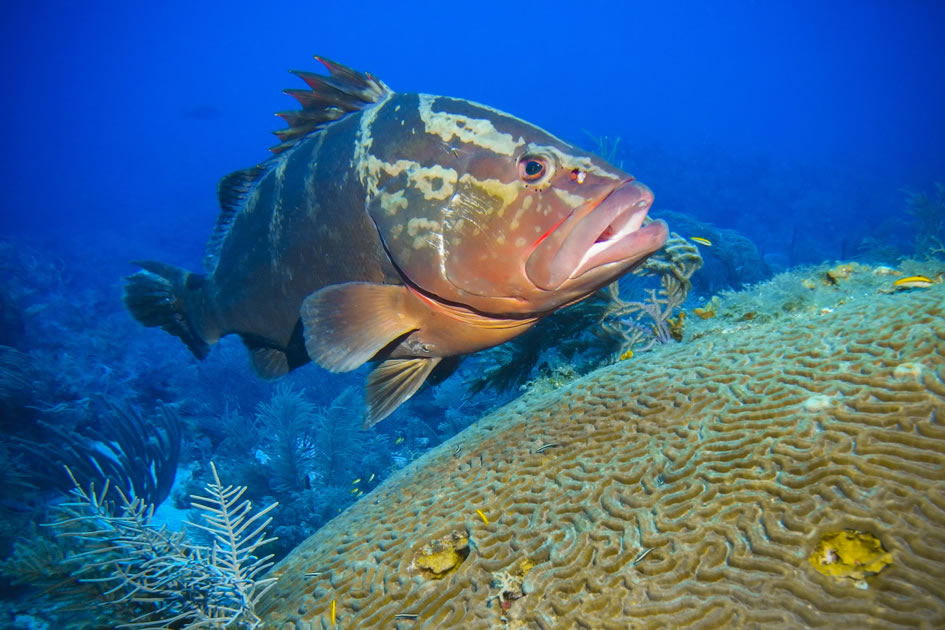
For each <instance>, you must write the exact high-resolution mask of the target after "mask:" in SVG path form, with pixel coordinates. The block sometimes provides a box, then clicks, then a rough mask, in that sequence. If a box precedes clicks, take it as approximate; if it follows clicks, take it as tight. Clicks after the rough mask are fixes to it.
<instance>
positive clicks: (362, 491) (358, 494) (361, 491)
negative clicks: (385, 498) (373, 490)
mask: <svg viewBox="0 0 945 630" xmlns="http://www.w3.org/2000/svg"><path fill="white" fill-rule="evenodd" d="M362 494H364V490H358V493H357V494H356V495H355V496H358V497H359V496H361V495H362Z"/></svg>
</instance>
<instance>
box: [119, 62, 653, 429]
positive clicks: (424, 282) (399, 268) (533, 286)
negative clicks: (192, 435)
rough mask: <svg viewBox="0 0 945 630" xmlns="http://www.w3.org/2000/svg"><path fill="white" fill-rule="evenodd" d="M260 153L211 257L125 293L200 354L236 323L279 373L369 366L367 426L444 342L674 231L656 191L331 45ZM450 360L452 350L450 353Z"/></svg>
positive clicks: (236, 184)
mask: <svg viewBox="0 0 945 630" xmlns="http://www.w3.org/2000/svg"><path fill="white" fill-rule="evenodd" d="M316 59H318V60H319V61H320V62H321V63H322V64H324V65H325V67H326V68H327V69H328V72H329V75H328V76H325V75H320V74H313V73H310V72H300V71H296V72H294V74H296V75H297V76H299V77H300V78H301V79H302V80H304V81H305V82H306V83H307V84H308V87H309V89H300V90H287V91H286V92H287V93H288V94H290V95H291V96H293V97H295V98H296V99H298V101H299V102H300V103H301V105H302V109H301V110H298V111H291V112H282V113H279V114H278V116H280V117H282V118H283V119H284V120H285V121H286V122H287V123H288V129H285V130H282V131H277V132H276V135H277V136H278V137H279V139H280V140H281V143H280V144H278V145H277V146H275V147H273V148H272V149H271V151H272V152H273V153H274V154H275V155H274V156H273V157H271V158H269V159H268V160H266V161H265V162H263V163H261V164H258V165H256V166H253V167H252V168H248V169H245V170H242V171H237V172H235V173H232V174H230V175H228V176H226V177H224V178H223V180H222V181H221V182H220V183H219V185H218V187H217V188H218V191H217V192H218V196H219V200H220V206H221V208H222V211H221V213H220V216H219V218H218V219H217V222H216V227H215V228H214V230H213V234H212V235H211V237H210V241H209V244H208V246H207V254H206V257H205V259H204V267H205V269H206V273H205V274H197V273H191V272H188V271H185V270H183V269H179V268H177V267H173V266H171V265H167V264H164V263H159V262H153V261H139V262H136V263H135V264H137V265H138V266H139V267H141V268H142V269H143V271H139V272H137V273H135V274H133V275H131V276H129V277H128V278H126V284H125V288H124V298H123V299H124V302H125V305H126V306H127V307H128V310H129V311H131V314H132V315H133V316H134V317H135V319H137V320H138V321H139V322H140V323H141V324H143V325H145V326H160V327H161V328H163V329H164V330H166V331H167V332H169V333H171V334H172V335H176V336H178V337H180V338H181V340H182V341H183V342H184V343H185V344H187V347H188V348H190V351H191V352H193V354H194V355H195V356H196V357H198V358H200V359H203V358H204V357H205V356H206V355H207V353H208V352H209V350H210V346H211V345H212V344H214V343H216V342H217V341H218V340H219V339H220V338H221V337H222V336H224V335H228V334H230V333H236V334H238V335H239V336H240V337H241V338H242V339H243V342H244V343H245V344H246V347H247V348H248V349H249V354H250V358H251V361H252V364H253V366H254V367H255V369H256V371H257V372H258V373H259V374H260V375H261V376H263V377H266V378H275V377H278V376H281V375H283V374H286V373H287V372H289V371H290V370H292V369H295V368H297V367H299V366H301V365H304V364H305V363H307V362H308V361H309V360H312V361H315V362H316V363H317V364H318V365H320V366H322V367H323V368H325V369H328V370H331V371H332V372H347V371H350V370H354V369H356V368H357V367H359V366H360V365H362V364H364V363H365V362H367V361H376V362H378V365H377V366H376V367H375V368H374V370H373V371H372V372H371V373H370V375H369V376H368V377H367V387H366V396H365V398H366V411H365V416H364V427H365V428H367V427H370V426H373V425H374V424H376V423H377V422H379V421H380V420H382V419H384V418H385V417H386V416H388V415H389V414H390V413H391V412H393V411H394V409H396V408H397V407H398V406H399V405H400V404H401V403H403V402H404V401H405V400H407V399H408V398H410V397H411V396H412V395H413V394H414V393H415V392H416V391H417V389H418V388H419V387H420V386H421V385H422V384H423V382H424V381H425V380H426V378H427V376H429V375H430V372H431V371H432V370H433V368H434V367H435V366H436V365H437V364H438V363H440V361H441V360H443V359H444V358H447V357H458V356H459V355H463V354H467V353H470V352H476V351H477V350H482V349H483V348H489V347H491V346H495V345H498V344H500V343H503V342H505V341H507V340H509V339H511V338H512V337H515V336H516V335H519V334H521V333H522V332H524V331H525V330H526V329H528V328H529V327H530V326H532V325H533V324H534V323H535V322H537V321H538V320H539V319H541V318H542V317H544V316H546V315H548V314H550V313H552V312H554V311H555V310H557V309H559V308H561V307H563V306H567V305H569V304H573V303H575V302H577V301H579V300H581V299H583V298H585V297H587V296H588V295H590V294H591V293H593V292H594V291H596V290H597V289H598V288H600V287H602V286H603V285H605V284H607V283H609V282H611V281H612V280H614V279H615V278H617V277H618V276H620V275H621V274H624V273H626V272H627V271H629V270H630V269H632V268H633V267H634V266H636V265H638V264H639V263H640V262H642V261H643V260H644V259H645V258H646V257H647V256H649V255H650V254H652V253H653V252H655V251H656V250H658V249H659V248H660V247H662V246H663V243H664V242H665V241H666V237H667V228H666V224H665V223H663V222H662V221H650V222H648V223H647V224H646V225H644V219H645V218H646V214H647V211H648V210H649V208H650V204H651V203H652V201H653V194H652V193H651V192H650V190H649V189H648V188H647V187H646V186H644V185H642V184H640V183H639V182H636V181H634V179H633V177H631V176H630V175H628V174H627V173H624V172H623V171H621V170H620V169H617V168H615V167H613V166H611V165H610V164H608V163H606V162H605V161H603V160H601V159H600V158H598V157H596V156H594V155H591V154H589V153H587V152H585V151H582V150H580V149H578V148H577V147H574V146H572V145H570V144H568V143H566V142H562V141H561V140H559V139H558V138H555V137H554V136H552V135H550V134H549V133H547V132H545V131H543V130H541V129H539V128H538V127H535V126H533V125H530V124H528V123H527V122H525V121H522V120H519V119H518V118H516V117H514V116H510V115H509V114H505V113H503V112H500V111H498V110H495V109H492V108H491V107H486V106H485V105H478V104H476V103H472V102H470V101H466V100H463V99H460V98H448V97H445V96H431V95H428V94H398V93H396V92H393V91H391V90H390V88H388V87H387V86H386V85H385V84H384V83H383V82H381V81H380V80H378V79H377V78H375V77H374V76H372V75H371V74H369V73H361V72H357V71H355V70H352V69H351V68H347V67H345V66H342V65H340V64H338V63H335V62H332V61H329V60H328V59H323V58H319V57H316ZM444 363H445V362H444Z"/></svg>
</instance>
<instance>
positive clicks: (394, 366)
mask: <svg viewBox="0 0 945 630" xmlns="http://www.w3.org/2000/svg"><path fill="white" fill-rule="evenodd" d="M439 362H440V358H439V357H430V358H424V357H417V358H413V359H388V360H387V361H384V362H382V363H381V364H380V365H378V366H377V367H376V368H374V371H373V372H371V373H370V374H368V377H367V388H366V392H365V402H366V403H367V409H366V410H365V412H364V421H363V422H362V424H361V428H362V429H370V428H371V427H373V426H374V425H375V424H377V423H378V422H380V421H381V420H383V419H384V418H386V417H387V416H389V415H390V414H392V413H393V412H394V410H395V409H397V407H399V406H400V405H402V404H403V403H404V402H406V401H407V399H409V398H410V397H411V396H413V395H414V394H416V393H417V390H418V389H420V386H421V385H423V383H424V381H426V380H427V377H428V376H429V375H430V372H432V371H433V368H435V367H436V365H437V364H438V363H439Z"/></svg>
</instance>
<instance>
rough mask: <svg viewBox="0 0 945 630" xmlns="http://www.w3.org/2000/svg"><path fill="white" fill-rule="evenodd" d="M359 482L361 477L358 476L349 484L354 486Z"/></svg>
mask: <svg viewBox="0 0 945 630" xmlns="http://www.w3.org/2000/svg"><path fill="white" fill-rule="evenodd" d="M359 483H361V478H360V477H358V478H357V479H355V480H354V481H352V482H351V485H352V486H356V485H358V484H359Z"/></svg>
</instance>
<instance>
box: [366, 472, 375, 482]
mask: <svg viewBox="0 0 945 630" xmlns="http://www.w3.org/2000/svg"><path fill="white" fill-rule="evenodd" d="M372 481H374V473H371V476H370V477H368V478H367V482H368V483H371V482H372Z"/></svg>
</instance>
